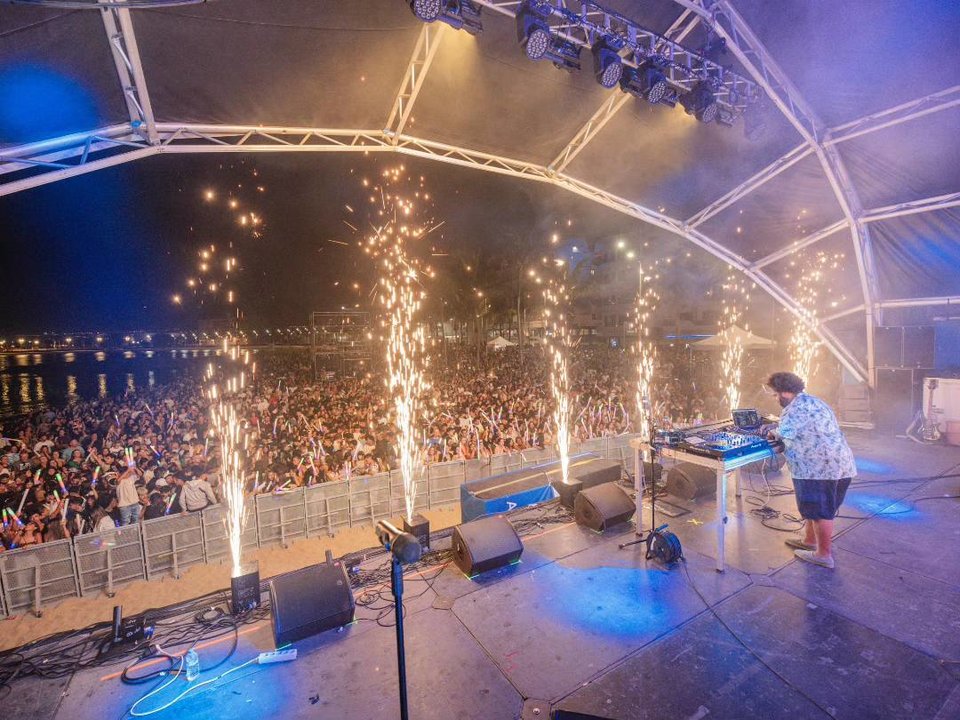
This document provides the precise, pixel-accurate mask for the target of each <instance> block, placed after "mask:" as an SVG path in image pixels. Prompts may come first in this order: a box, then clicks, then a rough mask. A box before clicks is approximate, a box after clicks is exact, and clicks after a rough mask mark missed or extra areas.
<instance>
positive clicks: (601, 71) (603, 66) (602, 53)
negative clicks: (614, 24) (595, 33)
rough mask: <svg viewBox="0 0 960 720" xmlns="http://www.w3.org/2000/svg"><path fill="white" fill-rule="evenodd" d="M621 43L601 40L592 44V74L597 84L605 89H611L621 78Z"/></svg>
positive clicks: (606, 39) (609, 39)
mask: <svg viewBox="0 0 960 720" xmlns="http://www.w3.org/2000/svg"><path fill="white" fill-rule="evenodd" d="M622 47H623V43H622V42H618V39H615V38H602V39H600V40H598V41H597V42H596V43H594V45H593V48H591V50H592V52H593V74H594V76H595V77H596V78H597V82H598V83H600V84H601V85H602V86H603V87H605V88H608V89H609V88H612V87H614V86H616V84H617V83H619V82H620V78H621V77H622V76H623V60H622V59H621V58H620V52H619V50H620V48H622Z"/></svg>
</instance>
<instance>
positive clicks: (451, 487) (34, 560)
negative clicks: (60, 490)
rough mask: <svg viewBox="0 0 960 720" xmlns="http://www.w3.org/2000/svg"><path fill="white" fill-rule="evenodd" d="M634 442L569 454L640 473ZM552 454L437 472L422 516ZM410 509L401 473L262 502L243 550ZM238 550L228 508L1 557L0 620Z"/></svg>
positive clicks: (422, 496) (423, 492)
mask: <svg viewBox="0 0 960 720" xmlns="http://www.w3.org/2000/svg"><path fill="white" fill-rule="evenodd" d="M632 437H634V436H633V435H619V436H616V437H609V438H595V439H593V440H588V441H585V442H583V443H576V444H574V446H573V447H571V454H576V453H581V452H594V453H596V454H598V455H600V456H602V457H605V458H607V459H610V460H619V461H621V462H622V463H623V465H624V468H625V469H626V470H627V472H632V471H633V451H632V449H631V448H630V446H629V441H630V439H631V438H632ZM555 457H556V453H555V452H554V451H553V450H552V449H543V450H526V451H523V452H517V453H511V454H509V455H496V456H494V457H492V458H488V459H482V460H480V459H477V460H469V461H463V460H456V461H452V462H445V463H437V464H435V465H429V466H427V468H425V469H424V471H423V472H422V475H421V477H420V479H419V480H418V482H417V497H416V501H415V503H414V508H415V509H416V510H424V509H428V508H435V507H443V506H445V505H452V504H455V503H456V502H458V501H459V498H460V485H461V484H462V483H464V482H466V481H467V480H472V479H476V478H479V477H489V476H490V475H498V474H500V473H505V472H510V471H512V470H519V469H521V468H524V467H530V466H531V465H537V464H540V463H543V462H547V461H550V460H553V459H554V458H555ZM405 509H406V503H405V497H404V492H403V480H402V478H401V477H400V473H399V472H398V471H396V470H394V471H392V472H390V473H383V474H380V475H371V476H364V477H355V478H351V479H350V480H346V481H342V482H334V483H324V484H322V485H315V486H313V487H308V488H297V489H295V490H291V491H288V492H283V493H275V494H272V495H258V496H256V498H255V500H254V502H253V503H251V504H250V507H249V508H248V513H249V514H248V516H247V527H246V530H245V531H244V534H243V539H242V546H243V548H244V549H250V548H255V547H264V546H269V545H278V544H279V545H283V546H286V545H288V544H289V543H290V542H291V541H293V540H296V539H298V538H304V537H315V536H317V535H323V534H327V535H333V534H334V533H335V532H336V531H337V530H339V529H340V528H344V527H352V526H354V525H372V524H374V523H376V521H377V520H381V519H384V518H390V517H397V516H398V515H401V514H403V513H404V511H405ZM229 555H230V551H229V547H228V542H227V535H226V530H225V529H224V525H223V508H222V506H220V505H213V506H211V507H208V508H206V509H205V510H203V511H201V512H198V513H188V514H185V515H176V516H170V517H162V518H157V519H155V520H147V521H144V522H143V523H140V524H137V525H127V526H124V527H120V528H116V529H113V530H105V531H103V532H100V533H90V534H87V535H80V536H77V537H75V538H73V539H72V540H57V541H54V542H49V543H43V544H41V545H37V546H33V547H27V548H22V549H18V550H9V551H6V552H0V616H5V615H11V614H15V613H21V612H25V611H31V610H32V611H33V612H35V613H38V614H39V613H40V611H41V608H42V607H43V606H44V605H49V604H51V603H53V602H56V601H58V600H62V599H64V598H68V597H79V596H87V595H91V594H95V593H99V592H104V593H106V594H107V595H108V596H112V595H113V593H114V592H115V590H116V587H117V586H118V585H122V584H124V583H128V582H132V581H133V580H149V579H152V578H156V577H158V576H162V575H172V576H174V577H179V576H180V574H181V573H182V572H183V570H184V569H185V568H188V567H190V566H191V565H197V564H200V563H207V564H211V563H217V562H223V561H225V560H227V559H228V558H229Z"/></svg>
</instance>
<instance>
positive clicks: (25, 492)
mask: <svg viewBox="0 0 960 720" xmlns="http://www.w3.org/2000/svg"><path fill="white" fill-rule="evenodd" d="M29 492H30V488H26V489H24V491H23V495H21V496H20V504H19V505H18V506H17V512H20V511H21V510H23V504H24V503H25V502H26V501H27V493H29Z"/></svg>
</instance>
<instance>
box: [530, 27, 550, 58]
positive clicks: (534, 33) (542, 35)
mask: <svg viewBox="0 0 960 720" xmlns="http://www.w3.org/2000/svg"><path fill="white" fill-rule="evenodd" d="M549 44H550V33H548V32H547V31H546V30H544V29H543V28H541V27H537V28H534V29H533V30H531V31H530V34H529V35H527V46H526V51H527V57H528V58H530V59H531V60H539V59H540V58H542V57H543V56H544V55H545V54H546V52H547V47H548V46H549Z"/></svg>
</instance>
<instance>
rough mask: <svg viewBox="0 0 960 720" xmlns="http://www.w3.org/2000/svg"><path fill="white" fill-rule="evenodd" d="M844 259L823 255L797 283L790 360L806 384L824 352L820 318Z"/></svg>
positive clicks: (815, 259) (817, 258) (835, 255)
mask: <svg viewBox="0 0 960 720" xmlns="http://www.w3.org/2000/svg"><path fill="white" fill-rule="evenodd" d="M843 257H844V256H843V253H827V252H823V251H820V252H818V253H817V254H816V256H814V258H813V260H812V261H811V262H810V263H809V264H808V265H807V266H806V268H805V269H804V270H803V271H802V272H801V273H800V278H799V279H798V280H797V291H796V294H795V295H794V297H795V299H796V301H797V304H798V305H799V306H800V307H799V311H798V314H797V317H796V321H795V322H794V328H793V335H792V337H791V338H790V360H791V362H792V363H793V372H794V373H796V374H797V375H799V376H800V377H801V378H803V379H804V381H806V382H809V380H810V376H811V375H812V374H813V371H814V369H815V367H816V365H815V363H816V357H817V351H818V350H819V349H820V341H819V339H818V337H817V326H818V324H819V322H818V319H817V317H818V314H819V306H820V303H821V299H822V298H823V296H825V295H826V294H827V290H826V280H827V275H828V274H829V272H830V271H831V270H836V269H837V268H838V267H839V266H840V262H841V261H842V260H843ZM801 262H802V260H801Z"/></svg>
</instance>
